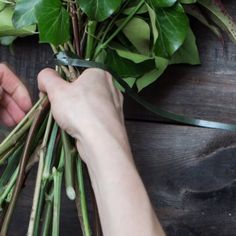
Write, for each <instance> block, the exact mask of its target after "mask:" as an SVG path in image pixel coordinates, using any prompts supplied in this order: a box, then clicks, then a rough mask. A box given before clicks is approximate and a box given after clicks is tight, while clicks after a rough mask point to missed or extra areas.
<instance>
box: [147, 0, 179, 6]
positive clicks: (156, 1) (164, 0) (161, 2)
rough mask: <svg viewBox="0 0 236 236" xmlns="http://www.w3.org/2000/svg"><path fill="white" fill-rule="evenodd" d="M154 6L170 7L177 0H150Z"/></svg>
mask: <svg viewBox="0 0 236 236" xmlns="http://www.w3.org/2000/svg"><path fill="white" fill-rule="evenodd" d="M150 2H151V4H152V5H153V6H154V7H170V6H173V5H174V4H175V3H176V2H177V0H150Z"/></svg>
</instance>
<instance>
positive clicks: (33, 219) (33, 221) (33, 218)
mask: <svg viewBox="0 0 236 236" xmlns="http://www.w3.org/2000/svg"><path fill="white" fill-rule="evenodd" d="M51 126H52V114H51V113H50V114H49V116H48V121H47V126H46V130H45V134H44V137H43V143H42V147H41V149H40V153H39V164H38V171H37V178H36V184H35V190H34V198H33V205H32V209H31V215H30V222H29V227H28V233H27V236H33V233H34V232H35V231H34V229H35V228H38V227H36V225H37V222H39V217H40V216H39V215H40V214H39V212H40V210H38V207H39V204H38V202H39V199H40V187H41V179H42V173H43V167H44V157H45V155H46V146H47V143H48V139H49V134H50V130H51ZM41 198H42V196H41Z"/></svg>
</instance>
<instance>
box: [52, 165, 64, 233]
mask: <svg viewBox="0 0 236 236" xmlns="http://www.w3.org/2000/svg"><path fill="white" fill-rule="evenodd" d="M53 183H54V193H53V194H54V197H53V223H52V235H53V236H58V235H59V226H60V209H61V185H62V172H60V171H57V170H56V168H53Z"/></svg>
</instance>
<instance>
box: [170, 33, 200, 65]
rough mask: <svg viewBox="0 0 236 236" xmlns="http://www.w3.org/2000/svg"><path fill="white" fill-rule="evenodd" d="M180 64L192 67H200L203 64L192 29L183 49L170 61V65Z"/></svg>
mask: <svg viewBox="0 0 236 236" xmlns="http://www.w3.org/2000/svg"><path fill="white" fill-rule="evenodd" d="M180 63H185V64H190V65H199V64H200V63H201V62H200V58H199V53H198V48H197V45H196V38H195V36H194V34H193V32H192V30H191V29H189V32H188V35H187V38H186V39H185V41H184V44H183V45H182V46H181V48H179V50H178V51H176V52H175V54H174V55H173V57H172V58H171V61H170V64H180Z"/></svg>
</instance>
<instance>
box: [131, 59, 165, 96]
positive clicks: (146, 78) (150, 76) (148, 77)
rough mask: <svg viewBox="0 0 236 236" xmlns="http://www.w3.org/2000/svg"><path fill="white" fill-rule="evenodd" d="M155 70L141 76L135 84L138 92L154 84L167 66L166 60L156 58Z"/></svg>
mask: <svg viewBox="0 0 236 236" xmlns="http://www.w3.org/2000/svg"><path fill="white" fill-rule="evenodd" d="M156 66H157V68H155V69H153V70H151V71H149V72H147V73H145V74H144V75H142V76H141V77H140V78H139V79H138V80H137V82H136V85H137V88H138V91H141V90H142V89H144V88H145V87H147V86H148V85H150V84H152V83H153V82H155V81H156V80H157V79H158V78H159V77H160V76H161V75H162V74H163V72H164V71H165V69H166V68H167V66H168V60H167V59H165V58H162V57H156Z"/></svg>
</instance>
